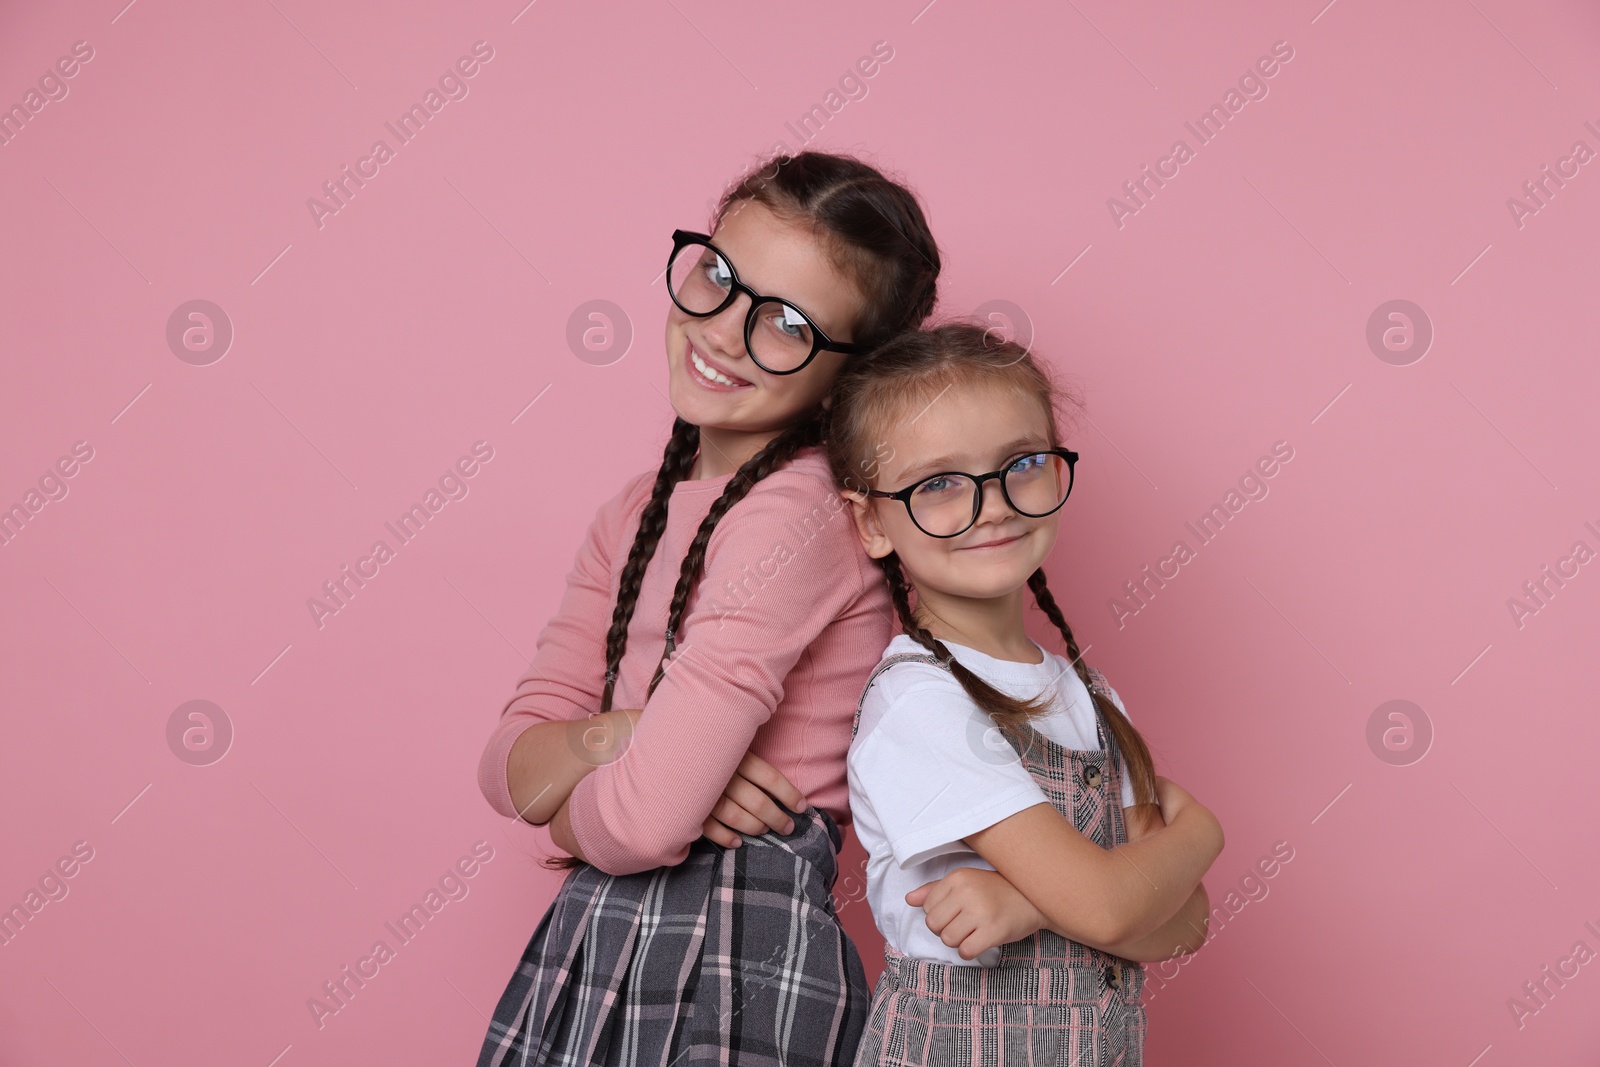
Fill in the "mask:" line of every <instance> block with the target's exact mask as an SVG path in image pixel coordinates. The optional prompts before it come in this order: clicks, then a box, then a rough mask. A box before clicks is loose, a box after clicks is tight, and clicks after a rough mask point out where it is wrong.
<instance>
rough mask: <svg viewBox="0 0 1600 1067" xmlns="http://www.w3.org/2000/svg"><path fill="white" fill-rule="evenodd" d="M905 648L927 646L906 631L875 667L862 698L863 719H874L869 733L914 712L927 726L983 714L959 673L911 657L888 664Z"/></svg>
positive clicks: (919, 651) (917, 718)
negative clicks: (952, 672) (917, 642)
mask: <svg viewBox="0 0 1600 1067" xmlns="http://www.w3.org/2000/svg"><path fill="white" fill-rule="evenodd" d="M905 652H912V653H922V652H923V649H922V648H921V646H918V645H916V644H915V643H914V642H911V641H910V640H909V639H907V638H906V637H905V636H904V635H903V634H902V635H900V636H898V637H896V638H895V639H894V640H893V641H891V642H890V643H889V647H888V649H887V650H886V651H885V652H884V654H883V659H880V660H879V661H878V666H877V667H874V668H873V669H874V672H875V674H874V676H873V678H872V680H871V681H870V682H869V683H868V685H867V689H866V691H865V692H864V693H863V694H862V698H861V717H862V722H863V724H864V725H866V724H869V723H870V728H868V729H867V730H866V732H867V733H868V734H870V733H872V732H873V729H874V728H876V727H877V726H879V725H882V724H886V723H900V722H902V721H905V720H907V719H908V717H911V716H915V718H916V721H917V723H919V724H921V725H923V726H926V725H930V724H933V723H935V722H939V721H944V722H949V721H951V720H952V719H959V720H960V721H961V722H963V723H964V722H965V721H966V719H967V718H969V717H970V713H971V712H974V711H977V712H978V713H979V714H982V709H980V708H978V707H977V705H975V704H973V702H972V698H971V697H969V696H967V693H966V690H964V689H962V688H961V683H960V682H958V681H956V677H955V675H953V674H951V673H950V672H949V671H948V670H946V669H945V668H943V667H940V666H939V665H938V664H936V663H928V662H925V661H922V660H914V659H910V660H899V661H896V662H892V663H890V664H889V665H888V666H884V663H885V661H887V660H889V659H890V657H892V656H895V655H896V654H899V653H905ZM880 667H881V668H882V669H881V670H880V669H878V668H880Z"/></svg>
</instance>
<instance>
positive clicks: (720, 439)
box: [689, 426, 778, 480]
mask: <svg viewBox="0 0 1600 1067" xmlns="http://www.w3.org/2000/svg"><path fill="white" fill-rule="evenodd" d="M777 436H778V434H777V433H776V432H775V431H772V430H760V431H755V432H746V431H743V430H724V429H721V428H719V427H715V426H702V427H700V454H699V455H698V456H696V457H695V461H694V468H693V469H692V470H690V472H689V477H690V478H691V479H693V480H699V479H701V478H720V477H721V476H722V475H724V474H732V473H733V472H734V471H736V470H738V469H739V468H740V467H742V466H744V465H745V463H746V462H747V461H748V460H749V459H750V457H751V456H753V455H755V454H756V453H757V452H760V451H761V450H762V449H763V448H765V447H767V444H768V442H770V441H771V440H772V439H773V438H774V437H777Z"/></svg>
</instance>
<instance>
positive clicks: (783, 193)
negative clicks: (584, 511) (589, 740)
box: [544, 151, 940, 869]
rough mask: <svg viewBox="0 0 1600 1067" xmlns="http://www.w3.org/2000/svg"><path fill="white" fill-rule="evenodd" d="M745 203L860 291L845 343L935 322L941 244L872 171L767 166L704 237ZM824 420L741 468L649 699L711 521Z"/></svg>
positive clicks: (666, 486) (683, 575) (794, 428)
mask: <svg viewBox="0 0 1600 1067" xmlns="http://www.w3.org/2000/svg"><path fill="white" fill-rule="evenodd" d="M747 203H758V204H761V205H763V206H764V207H766V208H768V209H769V210H770V211H772V213H773V214H775V215H777V216H778V217H779V218H782V219H785V220H796V221H803V222H805V223H808V224H809V225H810V226H811V228H812V231H813V232H814V233H815V234H816V236H817V238H818V239H819V240H820V241H822V242H823V245H824V247H825V248H826V249H827V251H828V253H829V254H830V255H831V257H832V258H833V260H834V262H835V263H836V264H837V265H838V267H839V268H840V270H841V272H842V273H844V274H845V275H846V276H847V277H849V278H851V279H852V280H853V281H854V282H855V283H856V285H857V287H858V288H859V289H860V291H861V293H862V296H863V299H864V305H863V307H862V309H861V313H860V315H859V317H858V318H857V320H856V324H855V329H854V331H853V340H854V341H855V342H856V343H857V344H860V345H862V346H863V348H864V350H870V349H871V348H872V347H874V346H876V345H878V344H880V343H882V342H883V341H885V340H887V339H888V338H889V337H892V336H893V335H895V334H896V333H899V332H901V331H904V330H907V329H911V328H914V327H916V326H918V325H920V324H921V323H922V322H923V320H924V319H926V318H927V317H928V315H930V314H931V313H932V312H933V305H934V301H935V298H936V296H937V286H938V279H939V268H940V257H939V248H938V245H937V244H936V243H935V241H934V239H933V233H932V231H931V230H930V229H929V227H928V223H927V219H926V218H925V217H924V216H923V212H922V208H921V206H920V205H919V204H918V202H917V199H916V197H915V195H914V194H913V193H912V192H911V191H910V190H909V189H907V188H906V187H905V186H904V185H902V184H900V183H899V182H896V181H893V180H891V179H889V178H888V177H885V176H884V174H883V173H882V172H880V171H879V170H878V169H877V168H875V167H873V166H871V165H869V164H867V163H865V162H862V161H861V160H859V159H856V158H855V157H853V156H848V155H836V154H832V153H825V152H811V151H805V152H799V153H797V154H793V155H789V154H780V155H776V156H773V157H772V158H770V159H768V160H766V161H764V162H762V163H759V164H757V165H756V166H754V167H752V168H751V169H750V170H748V171H747V172H746V173H745V174H744V175H743V176H742V177H741V178H740V179H739V180H738V181H737V182H736V183H734V184H733V185H732V186H731V187H730V188H729V189H728V191H727V192H726V193H725V194H724V195H723V198H722V201H721V203H720V204H719V205H718V207H717V210H716V212H715V216H714V218H713V220H712V226H711V230H712V232H713V233H714V232H715V231H716V229H717V227H718V226H719V225H721V223H722V220H723V219H724V218H726V217H727V216H728V214H729V212H730V210H732V211H737V210H740V209H742V207H743V206H744V205H745V204H747ZM870 358H871V357H870V356H867V357H862V356H854V357H852V358H851V361H852V362H854V363H863V362H866V361H867V360H869V359H870ZM829 422H830V416H829V411H828V409H827V407H826V406H825V405H822V404H819V405H818V406H816V407H815V408H813V409H812V410H811V411H810V412H809V413H807V415H806V416H805V417H804V418H802V419H801V421H799V422H797V423H795V424H794V425H791V426H790V427H788V428H787V429H786V430H784V431H783V432H782V433H779V434H778V435H777V436H776V437H774V438H773V439H772V440H771V441H769V442H768V443H767V444H766V446H765V447H763V448H762V449H761V450H760V451H759V452H757V453H756V454H755V455H754V456H751V457H750V458H749V459H748V460H746V461H745V462H744V463H743V464H742V465H741V466H740V467H739V469H738V471H736V472H735V473H734V475H733V477H732V478H731V479H730V480H729V482H728V484H727V487H726V488H724V489H723V491H722V495H721V496H720V497H718V498H717V501H716V503H714V504H713V505H712V506H711V510H710V511H709V512H708V513H707V515H706V517H705V519H704V521H702V522H701V523H700V528H699V529H698V530H697V531H696V533H695V536H694V540H693V541H692V542H691V543H690V545H689V550H688V552H687V553H686V554H685V556H684V559H683V564H682V566H681V567H680V568H679V572H678V584H677V586H676V587H675V589H674V590H673V595H672V604H671V607H670V608H669V609H668V617H667V632H666V635H665V641H664V643H663V648H662V651H661V659H660V660H659V661H658V663H657V665H656V670H655V675H654V677H653V678H651V680H650V687H649V689H648V690H647V691H646V693H645V697H646V699H648V698H649V696H650V694H651V693H654V692H655V689H656V686H657V685H658V684H660V682H661V679H662V678H663V677H664V676H665V673H666V670H667V663H668V657H669V656H670V655H671V653H672V651H673V647H674V642H673V638H674V635H675V634H676V633H677V631H678V628H679V627H680V626H681V625H682V623H683V617H684V614H685V611H686V608H687V605H688V601H689V595H690V594H691V593H692V592H693V591H694V589H695V586H696V585H697V584H698V583H699V581H700V576H701V572H702V571H703V570H704V568H705V559H706V547H707V545H709V544H710V541H711V534H712V532H713V531H714V530H715V529H716V526H717V523H718V522H719V521H721V519H722V517H723V516H724V515H726V514H727V513H728V510H729V509H730V508H732V507H733V506H734V505H735V504H737V503H738V502H739V501H741V500H743V499H744V498H745V496H746V495H748V494H749V492H750V491H751V489H753V488H754V487H755V484H756V483H757V482H759V481H760V480H761V479H763V478H765V477H766V476H767V475H769V474H771V473H772V472H773V471H775V470H777V469H778V468H780V467H782V466H784V465H785V464H786V463H788V462H789V461H790V460H791V459H793V458H794V457H795V455H796V454H797V453H799V452H800V451H801V450H803V449H806V448H810V447H814V446H818V445H820V444H821V443H822V441H823V440H824V439H825V438H826V436H827V432H828V426H829ZM699 444H700V428H699V427H698V426H695V425H694V424H693V423H690V422H686V421H685V420H684V419H682V418H678V419H676V420H674V422H673V425H672V435H671V437H669V438H668V440H667V445H666V451H665V454H664V456H663V457H662V461H661V467H660V469H659V470H658V471H657V473H656V480H655V486H654V488H653V489H652V490H651V494H650V501H649V503H647V504H646V505H645V507H644V510H643V512H642V513H641V514H640V517H639V530H638V533H637V534H635V536H634V539H633V547H632V549H630V550H629V552H628V559H627V562H626V563H625V564H624V565H623V568H622V574H621V577H620V579H619V585H618V589H617V602H616V606H615V607H614V608H613V610H612V613H611V628H610V630H608V631H607V633H606V664H605V679H606V680H605V688H604V690H603V692H602V695H601V703H600V711H601V712H606V711H610V710H611V701H612V697H613V695H614V693H615V689H616V680H617V674H618V671H619V669H620V666H621V663H622V657H623V653H624V652H626V651H627V646H628V623H629V621H630V620H631V619H632V618H633V611H634V608H635V606H636V605H637V604H638V601H639V588H640V585H641V584H642V582H643V579H644V573H645V569H646V568H647V567H648V566H649V564H650V560H651V558H652V557H653V556H654V555H655V551H656V547H657V545H658V544H659V543H660V541H661V536H662V533H663V532H664V531H665V530H666V525H667V503H668V501H669V500H670V499H671V497H672V489H673V487H674V486H675V485H677V484H678V482H680V481H682V480H683V479H684V478H686V477H688V474H689V472H690V471H691V470H692V469H693V467H694V460H695V456H696V453H697V450H698V448H699ZM579 862H580V861H578V860H577V859H576V858H574V857H571V856H566V857H561V858H560V859H557V860H554V861H548V862H546V863H545V864H544V865H545V866H546V867H550V868H553V869H562V868H572V867H576V866H578V865H579Z"/></svg>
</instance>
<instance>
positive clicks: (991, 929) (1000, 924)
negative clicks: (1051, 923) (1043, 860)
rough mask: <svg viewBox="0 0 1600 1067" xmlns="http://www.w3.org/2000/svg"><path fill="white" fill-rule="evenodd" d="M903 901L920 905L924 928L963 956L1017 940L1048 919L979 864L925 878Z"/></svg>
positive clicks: (971, 957) (997, 875) (1040, 926)
mask: <svg viewBox="0 0 1600 1067" xmlns="http://www.w3.org/2000/svg"><path fill="white" fill-rule="evenodd" d="M906 903H907V904H910V905H911V906H912V907H920V908H921V909H922V910H923V913H924V915H925V917H926V920H927V923H928V929H929V930H932V931H933V932H934V933H936V934H938V935H939V940H941V941H943V942H944V943H945V944H947V945H949V946H950V947H951V948H953V949H956V950H957V952H958V953H959V954H960V956H961V958H962V959H964V960H972V959H977V958H978V955H979V954H980V953H983V952H987V951H988V950H989V949H991V948H994V947H995V946H997V945H1004V944H1006V943H1007V942H1011V941H1020V940H1021V939H1022V938H1024V937H1027V936H1028V935H1029V934H1032V933H1034V932H1035V931H1037V930H1040V929H1042V928H1043V927H1044V926H1045V922H1046V920H1045V917H1044V915H1043V913H1041V912H1040V911H1039V909H1038V908H1036V907H1034V906H1033V902H1032V901H1030V900H1029V899H1028V898H1027V897H1025V896H1023V895H1022V894H1021V893H1020V892H1018V890H1017V887H1016V886H1014V885H1012V884H1011V883H1010V882H1008V881H1006V879H1005V878H1004V877H1003V876H1002V875H1001V874H1000V873H999V872H997V871H991V870H988V869H986V868H983V867H957V868H956V869H955V870H953V871H951V872H950V873H949V874H947V875H945V876H944V877H943V878H940V879H938V880H937V881H933V882H924V883H923V884H922V885H919V886H917V888H915V889H913V890H912V891H911V892H909V893H907V894H906Z"/></svg>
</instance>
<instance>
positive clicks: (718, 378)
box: [689, 347, 740, 385]
mask: <svg viewBox="0 0 1600 1067" xmlns="http://www.w3.org/2000/svg"><path fill="white" fill-rule="evenodd" d="M689 358H690V359H691V360H693V361H694V369H695V370H697V371H699V372H700V373H701V374H704V375H705V376H706V377H707V378H710V379H711V380H712V381H714V382H719V383H721V384H722V385H738V384H740V383H739V382H736V381H734V380H733V379H732V378H730V377H728V376H727V375H726V374H723V373H722V372H720V371H718V370H717V369H716V368H715V367H713V366H711V364H709V363H707V362H706V361H705V360H703V359H701V358H700V353H698V352H696V351H695V350H694V348H693V347H691V348H690V349H689Z"/></svg>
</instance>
